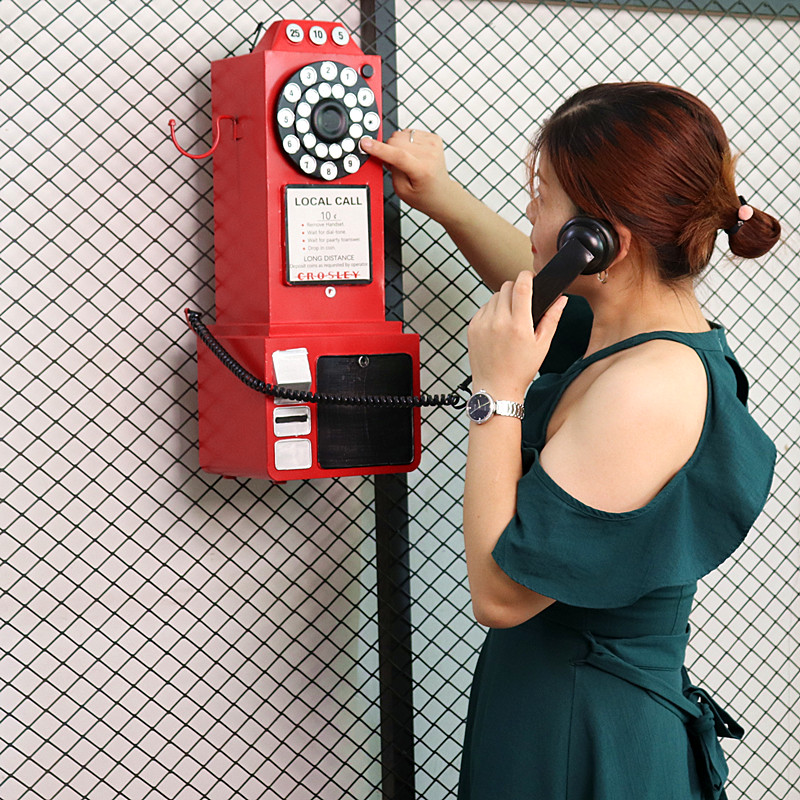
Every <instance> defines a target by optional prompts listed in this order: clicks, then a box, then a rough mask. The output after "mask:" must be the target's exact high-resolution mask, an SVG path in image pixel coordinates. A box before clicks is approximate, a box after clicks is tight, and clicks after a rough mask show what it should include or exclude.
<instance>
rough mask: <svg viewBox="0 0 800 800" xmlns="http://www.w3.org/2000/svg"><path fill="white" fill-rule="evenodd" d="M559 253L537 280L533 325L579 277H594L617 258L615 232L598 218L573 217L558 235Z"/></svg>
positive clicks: (539, 273)
mask: <svg viewBox="0 0 800 800" xmlns="http://www.w3.org/2000/svg"><path fill="white" fill-rule="evenodd" d="M557 244H558V252H557V253H556V254H555V255H554V256H553V258H551V259H550V261H548V262H547V264H545V266H544V267H543V269H542V270H541V271H540V272H538V273H537V274H536V277H535V278H534V279H533V309H532V311H533V325H534V327H535V326H536V325H538V324H539V320H540V319H541V318H542V317H543V316H544V313H545V311H547V309H548V308H550V306H551V305H553V303H554V302H555V301H556V300H557V299H558V298H559V297H560V296H561V295H562V294H563V292H564V290H565V289H566V288H567V287H568V286H569V285H570V284H571V283H572V282H573V281H574V280H575V278H577V277H578V275H594V274H595V273H597V272H602V271H603V270H604V269H606V267H608V266H609V265H610V264H611V262H612V261H613V260H614V258H615V256H616V255H617V250H618V247H619V245H618V241H617V234H616V231H615V230H614V228H613V227H612V226H611V225H610V224H609V223H608V222H606V221H605V220H600V219H595V218H594V217H583V216H580V217H573V218H572V219H571V220H569V221H568V222H566V223H565V224H564V227H562V228H561V231H560V232H559V234H558V240H557Z"/></svg>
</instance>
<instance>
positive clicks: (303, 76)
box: [300, 65, 317, 86]
mask: <svg viewBox="0 0 800 800" xmlns="http://www.w3.org/2000/svg"><path fill="white" fill-rule="evenodd" d="M316 82H317V71H316V70H315V69H314V67H312V66H311V65H309V66H307V67H303V69H301V70H300V83H302V84H303V86H311V84H312V83H316Z"/></svg>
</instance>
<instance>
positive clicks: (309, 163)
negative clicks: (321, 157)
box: [300, 153, 317, 175]
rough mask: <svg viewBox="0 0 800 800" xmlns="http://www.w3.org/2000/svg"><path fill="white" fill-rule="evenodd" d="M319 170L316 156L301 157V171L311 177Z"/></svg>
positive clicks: (305, 155) (306, 154)
mask: <svg viewBox="0 0 800 800" xmlns="http://www.w3.org/2000/svg"><path fill="white" fill-rule="evenodd" d="M316 168H317V159H316V158H314V156H312V155H309V154H308V153H305V154H304V155H302V156H300V169H301V170H303V172H305V173H306V175H310V174H311V173H312V172H313V171H314V170H315V169H316Z"/></svg>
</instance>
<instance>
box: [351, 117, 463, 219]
mask: <svg viewBox="0 0 800 800" xmlns="http://www.w3.org/2000/svg"><path fill="white" fill-rule="evenodd" d="M413 134H414V136H413V141H412V137H411V130H409V129H406V130H402V131H395V133H393V134H392V135H391V136H390V137H389V139H388V140H387V141H386V142H379V141H377V140H376V139H370V138H366V139H362V140H361V147H362V148H363V150H364V152H366V153H369V155H371V156H375V157H376V158H379V159H380V160H381V161H383V162H384V163H385V164H387V165H388V167H389V169H390V171H391V175H392V182H393V183H394V190H395V192H396V193H397V196H398V197H399V198H400V199H401V200H403V201H404V202H405V203H408V205H410V206H411V207H412V208H416V209H417V210H419V211H422V212H423V213H424V214H427V215H428V216H429V217H431V218H432V219H434V220H436V221H437V222H442V223H444V222H445V221H446V219H447V217H448V215H449V214H452V213H453V206H454V202H455V201H456V198H457V195H458V190H462V187H461V186H460V185H459V184H457V183H456V182H455V181H454V180H453V179H452V178H451V177H450V175H449V174H448V172H447V166H446V165H445V160H444V145H443V143H442V139H441V137H439V136H437V135H436V134H435V133H430V132H429V131H422V130H418V129H414V131H413ZM462 191H463V190H462Z"/></svg>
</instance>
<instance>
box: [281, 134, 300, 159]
mask: <svg viewBox="0 0 800 800" xmlns="http://www.w3.org/2000/svg"><path fill="white" fill-rule="evenodd" d="M283 149H284V150H285V151H286V152H287V153H289V154H290V155H292V154H294V153H296V152H297V151H298V150H299V149H300V140H299V139H298V138H297V137H296V136H286V137H285V138H284V140H283Z"/></svg>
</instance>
